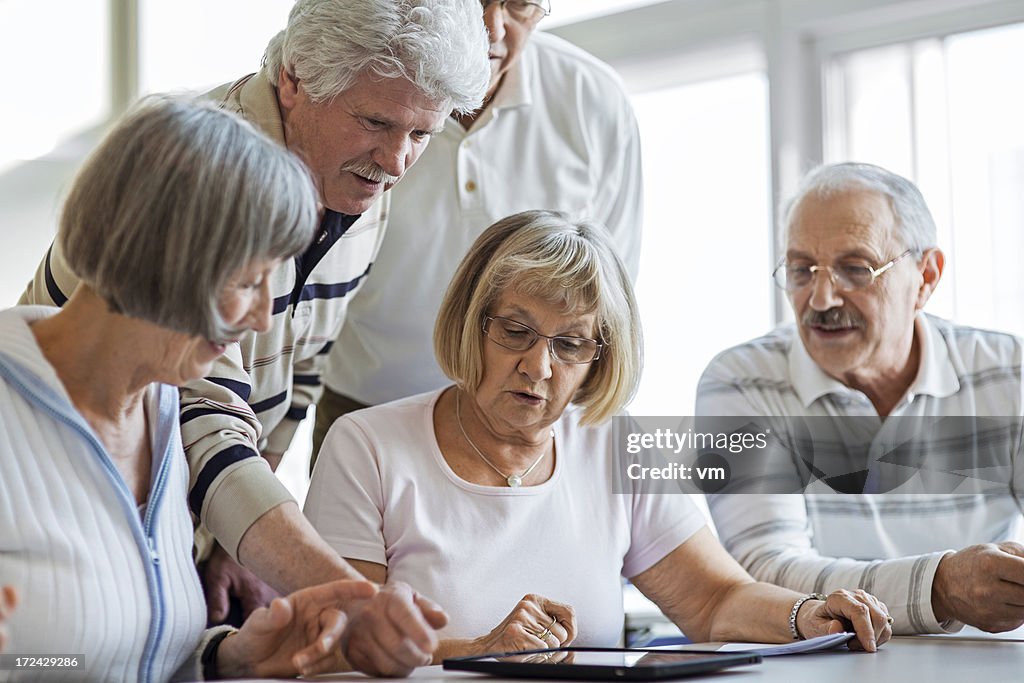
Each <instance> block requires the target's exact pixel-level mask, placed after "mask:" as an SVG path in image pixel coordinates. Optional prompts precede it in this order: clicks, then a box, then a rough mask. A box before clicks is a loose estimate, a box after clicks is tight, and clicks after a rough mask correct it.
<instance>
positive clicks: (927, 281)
mask: <svg viewBox="0 0 1024 683" xmlns="http://www.w3.org/2000/svg"><path fill="white" fill-rule="evenodd" d="M945 266H946V256H945V254H943V253H942V250H941V249H939V248H937V247H936V248H934V249H928V250H926V251H925V252H924V256H922V257H921V260H920V261H919V262H918V264H917V267H918V268H919V269H920V270H921V287H920V288H919V289H918V290H917V306H916V308H917V310H919V311H920V310H921V309H922V308H924V305H925V304H926V303H927V302H928V299H930V298H931V296H932V292H934V291H935V288H936V287H937V286H938V284H939V280H940V279H941V278H942V270H943V268H945Z"/></svg>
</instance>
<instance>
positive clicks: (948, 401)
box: [696, 314, 1024, 633]
mask: <svg viewBox="0 0 1024 683" xmlns="http://www.w3.org/2000/svg"><path fill="white" fill-rule="evenodd" d="M915 334H916V335H917V338H918V340H919V342H920V345H921V349H922V353H921V365H920V369H919V371H918V375H917V377H916V379H915V380H914V382H913V383H912V384H911V386H910V389H909V390H908V391H907V394H906V395H905V396H904V397H903V398H902V400H901V401H900V402H899V404H898V405H897V406H896V407H895V408H894V409H893V411H892V413H891V417H897V418H904V417H915V416H919V417H925V416H950V417H953V416H992V417H1013V418H1020V416H1021V415H1024V410H1022V405H1024V393H1022V392H1024V381H1022V371H1021V362H1022V340H1021V339H1019V338H1017V337H1014V336H1012V335H1009V334H1003V333H999V332H991V331H987V330H978V329H973V328H969V327H961V326H958V325H954V324H952V323H950V322H948V321H946V320H942V319H939V318H935V317H933V316H928V315H924V314H921V315H919V316H918V319H917V321H916V324H915ZM696 412H697V414H698V415H702V416H713V415H750V416H808V417H821V418H836V419H839V418H846V417H864V418H872V417H873V418H875V419H878V421H879V432H878V437H877V439H884V438H886V436H885V431H886V427H888V426H889V424H892V423H893V422H894V421H891V420H888V419H887V420H886V421H885V422H883V421H882V420H881V419H880V418H879V417H878V414H877V412H876V411H875V408H874V406H873V405H872V403H871V401H870V400H869V399H868V397H867V396H865V395H864V394H863V393H861V392H859V391H857V390H855V389H851V388H850V387H847V386H845V385H844V384H842V383H841V382H839V381H837V380H835V379H833V378H831V377H829V376H828V375H826V374H825V372H824V371H822V370H821V368H820V367H818V365H817V364H816V363H815V362H814V360H813V359H811V357H810V356H809V355H808V353H807V351H806V350H805V349H804V346H803V344H802V343H801V342H800V338H799V335H798V334H797V331H796V328H795V326H793V325H787V326H783V327H780V328H778V329H776V330H774V331H773V332H771V333H770V334H768V335H766V336H764V337H761V338H759V339H755V340H753V341H750V342H747V343H745V344H741V345H739V346H736V347H734V348H732V349H729V350H727V351H725V352H723V353H722V354H720V355H719V356H718V357H716V358H715V359H714V360H713V361H712V362H711V364H710V365H709V366H708V368H707V369H706V370H705V371H704V375H703V377H702V378H701V381H700V385H699V388H698V392H697V410H696ZM1013 423H1014V424H1015V425H1016V427H1015V428H1011V429H1007V430H1005V431H1004V432H1001V433H1000V434H999V435H998V436H997V437H996V438H998V439H1000V442H999V443H998V444H997V445H996V447H997V449H998V450H1002V451H1004V452H1005V458H1006V461H1008V462H1012V463H1013V464H1014V465H1016V464H1017V463H1022V461H1024V456H1022V446H1021V429H1020V424H1019V420H1017V419H1015V420H1013ZM966 436H970V435H966ZM962 443H963V445H962V448H966V449H970V448H972V446H971V444H972V443H975V444H977V443H978V441H977V440H972V439H964V440H963V442H962ZM991 445H992V444H988V447H991ZM873 447H874V444H872V448H873ZM871 467H872V468H875V470H872V471H879V470H878V468H881V470H880V471H883V472H884V467H885V463H872V465H871ZM1013 469H1014V475H1013V479H1014V483H1011V482H1006V485H1005V489H1004V490H1003V492H997V493H988V494H970V495H957V494H955V493H954V494H944V495H935V494H927V493H919V494H913V495H909V494H900V493H891V494H885V495H842V494H829V495H820V494H807V495H803V496H801V495H721V496H711V497H709V506H710V509H711V513H712V517H713V518H714V521H715V524H716V526H717V527H718V532H719V536H720V538H721V540H722V542H723V543H724V545H725V546H726V548H727V549H728V550H729V551H730V552H731V553H732V554H733V555H734V556H735V557H736V558H737V559H738V560H739V561H740V563H741V564H743V565H744V566H745V567H746V568H747V570H748V571H750V572H751V573H752V574H753V575H754V576H755V577H756V578H758V579H760V580H763V581H769V582H771V583H777V584H780V585H784V586H786V587H788V588H792V589H794V590H799V591H807V592H810V591H821V592H829V591H832V590H835V589H837V588H848V589H849V588H858V587H859V588H863V589H864V590H867V591H869V592H871V593H874V594H875V595H877V596H878V597H879V598H881V599H882V601H883V602H885V603H886V605H887V606H888V607H889V610H890V613H891V614H892V615H893V617H894V618H895V619H896V624H895V627H894V628H895V630H896V632H897V633H912V632H939V631H943V630H955V629H958V628H959V627H960V626H961V625H960V624H954V623H947V624H939V622H938V621H937V620H936V618H935V615H934V613H933V611H932V607H931V587H932V580H933V579H934V576H935V570H936V568H937V567H938V564H939V560H941V559H942V557H943V556H944V555H945V554H946V553H947V552H949V551H952V550H959V549H961V548H963V547H965V546H968V545H972V544H975V543H987V542H998V541H1003V540H1017V539H1020V538H1021V530H1022V527H1021V508H1020V502H1019V501H1020V496H1021V491H1022V490H1024V474H1021V472H1020V469H1021V468H1019V467H1016V466H1015V467H1014V468H1013ZM870 476H871V475H869V481H870Z"/></svg>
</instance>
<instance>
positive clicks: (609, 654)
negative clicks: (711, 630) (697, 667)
mask: <svg viewBox="0 0 1024 683" xmlns="http://www.w3.org/2000/svg"><path fill="white" fill-rule="evenodd" d="M717 656H718V655H715V654H708V653H693V652H644V651H642V650H610V651H604V650H546V651H544V652H534V653H530V654H512V655H505V656H497V657H481V658H480V659H478V660H477V661H478V662H520V663H526V664H577V665H583V666H614V667H632V666H659V665H660V666H664V665H666V664H681V663H682V662H694V661H700V660H706V659H708V658H709V657H710V658H714V657H717Z"/></svg>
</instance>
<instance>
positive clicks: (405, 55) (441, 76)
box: [263, 0, 491, 113]
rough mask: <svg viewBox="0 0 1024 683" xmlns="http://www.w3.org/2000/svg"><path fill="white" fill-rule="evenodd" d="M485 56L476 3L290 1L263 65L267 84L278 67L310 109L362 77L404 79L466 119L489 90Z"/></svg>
mask: <svg viewBox="0 0 1024 683" xmlns="http://www.w3.org/2000/svg"><path fill="white" fill-rule="evenodd" d="M488 49H489V41H488V38H487V29H486V28H485V27H484V23H483V12H482V10H481V7H480V3H479V2H478V0H298V1H297V2H296V3H295V6H294V7H292V11H291V13H290V14H289V15H288V26H287V28H285V30H283V31H281V32H280V33H278V34H277V35H276V36H274V37H273V38H271V40H270V43H269V44H268V45H267V50H266V52H265V53H264V55H263V64H264V68H265V69H267V71H268V76H269V77H270V81H271V82H272V83H277V79H278V75H279V74H280V73H281V68H282V66H283V67H284V69H285V70H286V71H287V72H288V73H289V74H290V75H292V76H294V77H296V78H299V79H300V80H301V81H302V85H303V88H304V89H305V91H306V94H307V95H308V96H309V98H310V99H311V100H312V101H314V102H324V101H329V100H332V99H333V98H335V97H337V96H338V95H339V94H340V93H341V92H342V91H344V90H345V89H346V88H348V87H349V86H350V85H352V82H353V80H354V79H355V78H356V77H357V76H358V75H360V74H361V73H364V72H368V73H371V74H374V75H376V76H378V77H380V78H405V79H408V80H409V81H410V82H412V83H413V85H415V86H416V87H417V88H418V89H419V90H420V91H421V92H422V93H423V94H424V95H425V96H426V97H428V98H429V99H431V100H433V101H435V102H440V103H450V105H449V106H450V108H451V109H453V110H455V111H457V112H459V113H469V112H471V111H473V110H475V109H476V108H477V107H479V106H480V104H481V102H483V98H484V94H485V93H486V91H487V86H488V83H489V82H490V78H491V68H490V62H489V60H488V58H487V51H488Z"/></svg>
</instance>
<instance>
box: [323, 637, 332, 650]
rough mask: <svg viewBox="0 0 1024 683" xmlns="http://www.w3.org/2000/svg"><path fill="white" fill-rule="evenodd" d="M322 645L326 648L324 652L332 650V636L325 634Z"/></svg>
mask: <svg viewBox="0 0 1024 683" xmlns="http://www.w3.org/2000/svg"><path fill="white" fill-rule="evenodd" d="M320 647H322V648H323V649H324V652H330V650H331V637H330V636H324V637H323V638H322V639H321V640H320Z"/></svg>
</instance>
